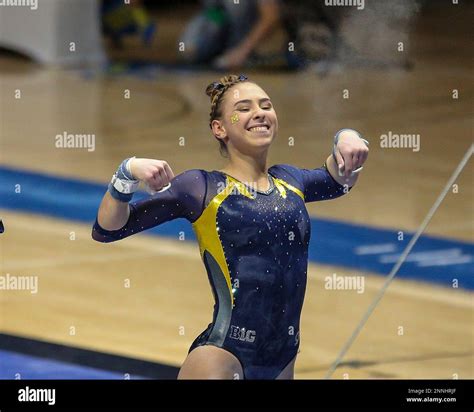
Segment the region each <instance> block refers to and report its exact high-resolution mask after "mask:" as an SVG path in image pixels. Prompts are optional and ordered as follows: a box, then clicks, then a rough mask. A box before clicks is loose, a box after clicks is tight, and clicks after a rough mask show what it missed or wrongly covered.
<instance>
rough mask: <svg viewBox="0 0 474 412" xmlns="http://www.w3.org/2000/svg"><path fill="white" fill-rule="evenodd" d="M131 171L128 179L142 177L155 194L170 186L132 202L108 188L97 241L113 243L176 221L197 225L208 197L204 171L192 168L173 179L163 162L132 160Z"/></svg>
mask: <svg viewBox="0 0 474 412" xmlns="http://www.w3.org/2000/svg"><path fill="white" fill-rule="evenodd" d="M157 162H158V163H157ZM122 170H123V169H122ZM130 172H131V173H129V174H128V176H132V175H133V178H139V180H140V181H142V182H145V183H146V184H147V185H148V187H149V189H151V190H152V191H158V190H161V189H162V188H163V187H164V186H168V183H169V186H168V187H166V188H165V190H162V191H160V192H158V193H155V194H153V195H151V196H149V197H147V198H145V199H142V200H138V201H135V202H130V203H129V201H130V200H131V195H127V194H126V195H125V196H122V195H121V194H119V195H117V193H114V189H113V187H111V185H109V191H108V192H107V193H106V194H105V196H104V198H103V199H102V203H101V205H100V207H99V212H98V214H97V220H96V222H95V224H94V227H93V230H92V238H93V239H94V240H96V241H98V242H104V243H108V242H114V241H117V240H120V239H123V238H125V237H128V236H131V235H134V234H137V233H139V232H142V231H144V230H147V229H150V228H152V227H155V226H158V225H160V224H161V223H164V222H167V221H170V220H173V219H176V218H185V219H187V220H188V221H190V222H194V221H195V220H196V219H197V218H198V217H199V216H200V215H201V213H202V211H203V209H204V202H205V194H206V177H205V175H204V171H202V170H199V169H191V170H187V171H185V172H183V173H181V174H179V175H178V176H176V177H174V174H173V172H172V171H171V168H170V167H169V166H168V164H167V163H166V162H164V161H160V160H152V159H133V161H132V163H131V168H130ZM170 176H173V177H172V178H171V179H170V178H169V177H170ZM137 180H138V179H137ZM119 186H120V185H119Z"/></svg>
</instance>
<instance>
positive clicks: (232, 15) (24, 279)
mask: <svg viewBox="0 0 474 412" xmlns="http://www.w3.org/2000/svg"><path fill="white" fill-rule="evenodd" d="M10 3H11V4H13V2H10ZM22 4H23V5H21V6H14V5H9V2H7V1H5V2H4V4H2V5H1V6H0V90H1V94H0V113H1V115H0V163H1V164H0V218H1V219H2V221H3V224H4V227H5V232H4V233H3V234H1V235H0V378H1V379H53V378H54V379H143V378H145V379H146V378H158V379H173V378H175V377H176V376H177V371H178V368H179V366H180V365H181V363H182V362H183V360H184V358H185V356H186V354H187V351H188V348H189V346H190V344H191V342H192V341H193V340H194V339H195V337H196V336H197V335H198V334H199V333H200V332H201V331H202V330H203V329H205V327H206V326H207V325H208V323H209V322H210V321H211V319H212V306H213V300H212V294H211V290H210V287H209V285H208V281H207V276H206V272H205V269H204V266H203V264H202V263H201V261H200V256H199V249H198V246H197V243H196V239H195V236H194V233H193V231H192V228H191V226H190V225H189V223H188V222H187V221H185V220H182V219H177V220H174V221H171V222H168V223H166V224H164V225H162V226H160V227H158V228H154V229H152V230H150V231H148V232H146V233H142V234H139V235H137V236H134V237H131V238H128V239H127V240H125V241H121V242H117V243H113V244H107V245H105V244H99V243H97V242H94V241H93V240H92V239H91V228H92V224H93V222H94V220H95V216H96V212H97V209H98V206H99V203H100V200H101V197H102V196H103V194H104V193H105V191H106V188H107V184H108V182H109V180H110V177H111V176H112V174H113V173H114V171H115V170H116V168H117V166H118V165H119V164H120V162H121V161H122V160H123V159H125V158H127V157H130V156H137V157H148V158H156V159H161V160H166V161H167V162H168V163H169V164H170V165H171V167H172V169H173V171H174V173H175V175H176V174H179V173H181V172H183V171H185V170H188V169H195V168H200V169H205V170H214V169H219V168H221V167H223V165H224V164H225V160H226V159H224V158H223V157H222V156H221V155H220V154H219V149H218V143H217V142H216V141H215V139H214V137H213V136H212V135H211V133H210V131H209V125H208V117H209V111H210V102H209V100H208V97H207V96H206V95H205V93H204V90H205V88H206V86H207V85H208V84H209V83H210V82H212V81H215V80H218V79H219V78H220V77H221V76H223V75H224V74H227V73H236V74H239V73H245V74H246V75H247V76H249V78H250V79H251V80H252V81H255V82H257V83H258V84H259V85H261V86H262V87H263V88H264V89H265V90H266V91H267V93H268V94H269V95H270V97H271V98H272V100H273V103H274V105H275V108H276V111H277V114H278V116H279V124H280V131H279V135H278V138H277V139H276V141H275V142H274V144H273V146H272V149H271V151H270V158H269V166H271V165H273V164H277V163H290V164H293V165H296V166H298V167H304V168H316V167H320V166H321V165H322V163H323V162H324V160H325V159H326V158H327V156H328V155H329V154H330V152H331V150H332V140H333V136H334V134H335V132H336V131H337V130H339V129H341V128H344V127H350V128H354V129H356V130H359V131H360V132H361V133H362V134H363V135H364V137H365V138H367V139H368V140H369V141H370V155H369V160H368V162H367V164H366V166H364V171H363V173H362V175H361V177H360V179H359V181H358V183H357V186H356V188H355V189H354V190H352V191H351V193H350V195H348V196H347V197H344V198H342V199H339V200H335V201H331V202H317V203H310V204H307V208H308V211H309V213H310V216H311V224H312V239H311V243H310V262H309V268H308V286H307V295H306V300H305V305H304V309H303V315H302V325H301V330H302V335H301V348H300V354H299V357H298V360H297V364H296V378H309V379H318V378H322V377H323V376H324V374H325V372H326V371H327V370H328V368H329V366H330V364H331V363H332V362H333V361H334V359H335V358H336V356H337V354H338V352H339V350H340V349H341V348H342V346H343V344H344V343H345V341H346V340H347V339H348V338H349V336H350V334H351V333H352V331H353V330H354V328H355V327H356V325H357V323H358V322H359V320H360V319H361V317H362V315H363V313H364V312H365V311H366V309H367V307H368V305H369V304H370V302H371V301H372V299H373V298H374V296H375V294H376V293H377V291H378V290H379V289H380V287H381V286H382V284H383V282H384V280H385V278H386V275H387V274H388V273H389V272H390V270H391V268H392V266H393V265H394V264H395V262H396V261H397V259H398V257H399V256H400V254H401V252H402V251H403V249H404V248H405V247H406V245H407V244H408V242H409V240H410V238H411V237H412V235H413V233H414V232H415V231H416V230H417V228H418V227H419V225H420V224H421V222H422V221H423V218H424V217H425V215H426V214H427V212H428V210H429V209H430V207H431V206H432V204H433V203H434V202H435V200H436V198H437V197H438V195H439V193H440V192H441V191H442V189H443V187H444V186H445V185H446V183H447V181H448V179H449V177H450V176H451V174H452V172H453V171H454V169H455V168H456V166H457V165H458V163H459V162H460V161H461V159H462V157H463V156H464V154H465V153H466V151H467V150H468V149H469V148H470V146H471V144H472V124H473V123H472V120H473V119H472V107H473V105H472V104H473V84H474V83H473V81H472V80H473V71H472V69H473V67H472V61H473V60H472V34H473V33H472V19H470V18H469V17H470V16H472V12H473V11H474V5H473V4H472V2H468V1H466V0H459V1H448V0H439V1H436V0H435V1H429V2H428V1H416V0H393V1H388V0H382V1H380V0H378V1H370V0H365V1H356V0H354V1H336V0H334V1H319V0H312V1H310V0H308V1H305V0H302V1H292V0H203V1H197V0H194V1H193V0H188V1H184V0H182V1H159V2H158V1H151V0H148V1H147V0H143V1H140V0H130V1H124V0H103V1H99V0H81V1H79V0H38V1H34V0H31V1H24V2H23V3H22ZM472 172H473V170H472V161H470V162H469V163H468V164H467V165H466V167H465V169H464V170H463V172H462V173H461V175H460V176H459V178H458V180H457V181H456V183H455V184H454V185H453V186H452V187H451V188H450V190H449V192H448V195H447V197H446V198H445V200H444V201H443V202H442V204H441V206H440V207H439V209H438V210H437V212H436V214H435V215H434V217H433V219H432V221H431V223H430V224H429V226H428V227H427V230H426V231H425V233H424V234H423V236H422V237H421V238H420V239H419V241H418V242H417V244H416V245H415V248H414V249H413V251H412V253H411V254H410V255H409V256H408V258H407V261H406V262H405V263H404V264H403V266H402V267H401V268H400V270H399V273H398V274H397V277H396V279H395V281H394V282H393V283H392V284H391V286H390V288H389V289H388V291H387V293H386V295H385V297H384V298H383V299H382V301H381V302H380V304H379V305H378V307H377V309H376V310H375V312H374V313H373V315H372V316H371V318H370V319H369V321H368V323H367V324H366V326H365V328H364V329H363V330H362V332H361V334H360V336H359V337H358V339H357V340H356V341H355V343H354V345H353V346H352V347H351V349H350V351H349V352H348V353H347V355H346V357H345V359H344V361H343V362H342V364H341V365H340V367H339V368H338V369H337V370H336V372H335V374H334V376H333V377H334V378H337V379H351V378H370V379H377V378H388V379H392V378H394V379H414V378H425V379H458V378H459V379H461V378H471V379H472V378H473V377H474V370H473V365H474V362H473V353H474V348H473V336H474V331H473V288H474V266H473V255H474V246H473V202H472V201H473V189H472V187H473V186H472V175H473V174H472ZM140 196H146V194H144V193H142V194H141V195H140ZM352 277H356V278H354V279H358V280H360V283H359V286H360V287H358V288H357V289H355V288H351V287H348V286H347V284H346V286H343V287H341V288H340V287H338V286H337V281H335V280H338V279H342V280H344V279H349V278H352Z"/></svg>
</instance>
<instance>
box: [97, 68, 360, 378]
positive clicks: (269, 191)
mask: <svg viewBox="0 0 474 412" xmlns="http://www.w3.org/2000/svg"><path fill="white" fill-rule="evenodd" d="M207 94H208V95H209V96H210V98H211V114H210V127H211V130H212V133H213V135H214V137H215V138H216V139H217V140H218V141H219V144H220V148H221V153H223V154H224V155H225V156H226V157H227V158H228V162H227V165H226V166H225V167H224V168H223V169H222V170H211V171H207V170H202V169H191V170H187V171H185V172H183V173H181V174H179V175H177V176H174V173H173V171H172V169H171V167H170V166H169V164H168V163H167V162H166V161H164V160H155V159H138V158H134V157H133V158H130V159H126V160H124V161H123V163H122V164H121V165H120V167H119V169H118V170H117V172H116V173H115V175H114V177H113V179H112V181H111V183H110V184H109V190H108V191H107V192H106V194H105V195H104V198H103V200H102V203H101V205H100V208H99V211H98V216H97V220H96V222H95V225H94V227H93V231H92V237H93V238H94V239H95V240H97V241H100V242H113V241H117V240H120V239H124V238H126V237H128V236H131V235H134V234H136V233H139V232H142V231H144V230H147V229H149V228H152V227H154V226H157V225H159V224H161V223H163V222H167V221H170V220H173V219H176V218H185V219H187V220H188V221H189V222H190V223H191V224H192V227H193V229H194V231H195V233H196V236H197V240H198V243H199V249H200V252H201V257H202V260H203V263H204V265H205V268H206V271H207V274H208V277H209V282H210V285H211V288H212V292H213V295H214V299H215V306H214V314H213V319H212V322H211V323H210V324H209V326H208V327H207V328H206V329H205V330H204V331H203V332H202V333H201V334H200V335H199V336H198V337H197V338H196V340H195V341H194V343H193V344H192V346H191V348H190V350H189V354H188V356H187V358H186V360H185V362H184V363H183V365H182V367H181V370H180V373H179V376H178V378H180V379H192V378H197V379H206V378H216V379H292V378H293V374H294V364H295V360H296V356H297V352H298V348H299V344H300V315H301V309H302V306H303V300H304V295H305V287H306V276H307V266H308V244H309V239H310V230H311V227H310V218H309V215H308V212H307V210H306V207H305V203H307V202H314V201H321V200H330V199H335V198H337V197H340V196H342V195H344V194H345V193H347V192H349V191H350V189H351V188H352V187H353V186H354V184H355V182H356V180H357V178H358V174H359V172H360V170H361V169H362V165H363V164H364V162H365V161H366V159H367V156H368V148H367V144H368V142H367V141H365V140H364V139H362V138H361V136H360V134H359V133H357V132H356V131H354V130H351V129H343V130H341V131H340V132H338V133H337V134H336V138H335V142H334V145H333V151H332V153H331V154H330V155H329V156H328V158H327V160H326V162H325V164H324V165H323V166H322V167H319V168H315V169H303V168H299V167H297V166H294V165H290V164H277V165H273V166H271V167H268V166H267V155H268V150H269V148H270V146H271V143H272V142H273V140H274V139H275V138H276V135H277V132H278V117H277V114H276V112H275V109H274V107H273V104H272V101H271V99H270V97H269V96H268V95H267V94H266V93H265V91H264V90H263V89H262V88H261V87H260V86H258V85H257V84H255V83H253V82H251V81H249V80H248V79H247V77H245V76H243V75H241V76H235V75H231V76H225V77H223V78H222V79H221V80H220V81H218V82H214V83H212V84H210V85H209V86H208V88H207ZM140 182H142V183H144V184H145V185H146V186H148V189H149V190H153V191H155V192H156V193H155V194H153V195H151V196H150V197H149V198H147V199H145V200H141V201H138V202H131V199H132V196H133V193H134V192H135V191H136V190H137V188H138V185H139V184H140Z"/></svg>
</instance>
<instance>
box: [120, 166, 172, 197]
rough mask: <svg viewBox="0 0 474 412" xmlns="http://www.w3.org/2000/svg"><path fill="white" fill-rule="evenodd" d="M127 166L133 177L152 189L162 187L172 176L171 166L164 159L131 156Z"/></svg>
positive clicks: (155, 189)
mask: <svg viewBox="0 0 474 412" xmlns="http://www.w3.org/2000/svg"><path fill="white" fill-rule="evenodd" d="M129 166H130V171H131V172H132V176H133V177H134V179H137V180H140V181H141V182H143V183H145V185H147V186H148V187H149V188H150V189H151V190H153V191H158V190H160V189H162V188H163V187H165V186H166V185H168V184H169V183H170V181H171V180H172V179H173V178H174V173H173V171H172V170H171V167H170V166H169V165H168V163H167V162H165V161H164V160H155V159H136V158H132V159H131V160H130V164H129Z"/></svg>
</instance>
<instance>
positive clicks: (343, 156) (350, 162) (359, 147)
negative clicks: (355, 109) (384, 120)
mask: <svg viewBox="0 0 474 412" xmlns="http://www.w3.org/2000/svg"><path fill="white" fill-rule="evenodd" d="M335 154H336V161H337V166H338V169H339V175H340V176H345V177H346V178H348V177H350V176H351V173H352V172H353V171H354V170H357V169H358V168H360V167H361V166H362V165H363V164H364V163H365V161H366V160H367V157H368V155H369V148H368V147H367V146H366V144H365V143H364V141H363V140H362V139H361V138H360V137H359V135H358V133H357V132H355V131H354V130H344V131H342V132H341V133H340V135H339V140H338V143H337V146H336V149H335Z"/></svg>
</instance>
